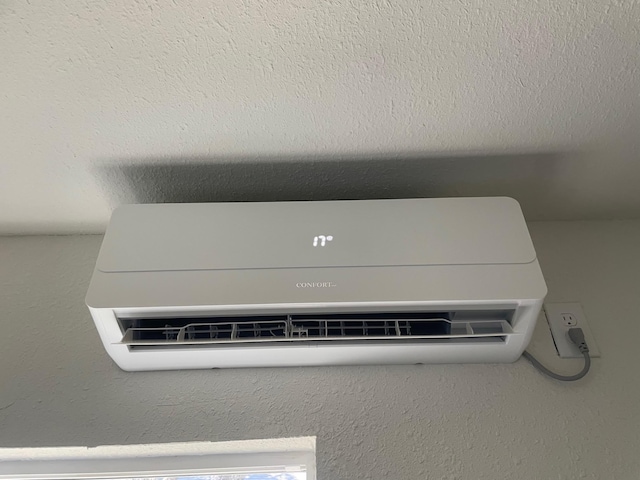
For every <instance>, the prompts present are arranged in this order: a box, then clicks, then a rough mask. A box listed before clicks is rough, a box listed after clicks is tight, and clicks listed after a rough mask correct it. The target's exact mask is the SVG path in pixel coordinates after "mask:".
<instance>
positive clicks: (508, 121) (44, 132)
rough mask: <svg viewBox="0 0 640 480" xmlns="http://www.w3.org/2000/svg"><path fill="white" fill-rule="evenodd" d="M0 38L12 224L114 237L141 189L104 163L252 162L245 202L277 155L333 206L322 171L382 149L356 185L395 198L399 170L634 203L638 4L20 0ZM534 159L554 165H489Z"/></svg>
mask: <svg viewBox="0 0 640 480" xmlns="http://www.w3.org/2000/svg"><path fill="white" fill-rule="evenodd" d="M0 44H1V45H2V49H1V51H0V152H1V153H0V155H1V156H0V233H2V232H5V233H12V232H13V233H15V232H69V231H96V232H99V231H102V229H103V228H104V224H105V222H106V219H107V218H108V214H109V212H110V209H111V207H113V206H114V205H115V204H118V203H120V202H122V201H126V200H127V199H128V198H129V194H128V192H127V185H126V184H125V183H122V182H117V181H114V176H113V175H110V174H109V172H111V173H112V172H113V171H114V170H115V171H116V172H117V171H119V169H124V170H125V171H127V172H129V171H131V170H130V169H131V168H134V169H142V171H144V172H145V181H146V185H150V186H151V187H153V185H154V183H155V182H156V181H160V182H164V181H166V179H164V178H161V177H160V176H159V175H161V173H162V171H163V170H162V169H160V171H158V170H155V169H154V168H147V169H144V168H145V167H149V166H150V165H152V164H153V163H155V162H158V161H167V159H168V161H169V162H170V164H171V165H180V164H182V163H185V162H187V163H197V164H205V165H223V166H229V165H232V166H233V165H234V164H239V167H238V168H231V169H230V170H229V169H227V170H225V172H226V173H225V174H228V173H229V172H230V171H231V172H232V173H233V175H231V176H228V175H227V176H225V177H224V179H226V180H227V183H224V184H222V186H221V188H223V189H228V190H231V191H233V192H234V198H235V199H245V198H247V197H254V196H255V195H254V194H253V190H252V185H253V184H254V180H253V179H254V178H255V176H256V167H255V165H256V164H259V163H261V162H262V163H265V162H271V161H274V160H282V159H284V161H285V163H290V164H293V166H292V167H291V169H287V168H284V169H281V170H278V171H280V172H281V173H282V175H283V176H282V177H278V178H284V179H286V180H287V181H288V183H287V184H288V185H291V184H292V183H300V184H302V185H305V186H306V188H305V190H304V192H305V195H306V196H311V197H313V198H324V197H326V192H325V190H324V189H323V188H322V187H323V185H324V184H326V183H327V182H325V181H323V178H325V177H329V178H332V176H333V175H335V174H337V173H338V172H339V171H340V170H339V169H338V170H335V169H333V170H332V169H331V168H329V169H328V170H325V169H321V171H320V177H319V178H318V177H316V176H314V174H317V173H318V170H317V168H315V169H311V171H310V172H307V171H306V168H305V166H306V164H307V162H310V161H313V160H314V159H316V158H317V156H318V155H321V156H322V159H324V160H331V159H337V158H343V159H345V161H349V160H354V156H355V160H358V159H359V160H362V159H366V158H368V157H370V156H372V155H373V156H376V157H377V158H384V159H388V160H389V163H388V164H387V165H386V166H385V167H384V168H382V169H381V170H376V171H374V172H371V171H370V170H368V167H367V165H366V164H360V166H359V167H358V168H355V169H352V170H350V172H351V173H352V175H351V176H349V177H343V178H342V181H343V182H347V183H348V184H349V185H352V188H353V190H352V191H350V192H348V194H347V195H348V196H349V197H353V196H359V195H362V194H363V193H362V192H363V191H366V192H369V191H371V192H373V193H370V194H368V195H373V196H381V195H382V196H384V194H385V186H386V183H385V181H384V178H381V177H379V176H376V175H372V174H375V173H379V172H389V171H391V172H393V175H394V178H395V179H396V180H397V181H398V183H397V185H392V190H393V191H394V192H398V193H394V194H396V195H402V194H403V193H404V194H406V192H403V191H402V189H401V186H402V184H403V181H406V182H409V183H411V184H412V185H413V187H414V188H413V190H411V194H412V195H426V196H428V195H432V194H434V193H433V192H434V191H435V192H436V194H442V193H444V194H454V195H455V194H469V193H473V192H475V191H476V190H478V189H480V190H482V191H483V192H489V193H493V194H504V193H509V185H510V184H511V181H512V180H514V181H516V182H517V183H518V184H520V185H521V188H519V189H518V190H517V192H516V194H515V195H516V196H517V197H518V199H519V200H521V202H522V203H523V205H524V207H525V211H526V212H527V213H528V214H530V217H531V218H587V217H591V218H594V217H600V218H609V217H625V216H626V217H629V216H635V217H637V216H639V215H640V190H639V189H638V188H637V185H636V183H637V178H639V177H640V162H638V159H639V157H638V151H639V147H640V145H639V140H638V138H639V137H638V135H637V132H638V131H640V97H639V95H638V94H639V92H640V80H639V78H640V72H639V71H638V67H639V65H640V55H639V54H638V52H639V51H640V4H639V3H638V2H637V1H633V0H629V1H615V2H611V1H609V0H592V1H588V2H578V1H561V2H554V1H546V0H539V1H538V0H535V1H515V0H479V1H473V2H472V1H470V0H462V1H459V2H451V1H449V0H435V1H429V2H420V1H416V0H394V1H388V0H376V1H361V0H338V1H315V0H313V1H311V0H295V1H293V0H277V1H276V0H244V1H239V2H229V1H220V0H215V1H204V0H197V1H190V2H182V1H179V0H176V1H173V2H159V1H154V0H146V1H142V0H136V1H130V0H114V1H110V2H108V3H103V2H89V1H82V0H69V1H65V2H21V1H17V0H8V1H4V2H2V5H1V6H0ZM522 153H526V154H534V155H553V156H554V158H555V159H556V161H554V162H552V163H551V164H546V163H545V165H546V167H545V168H543V169H542V170H540V169H539V168H538V167H539V165H538V164H531V163H530V162H528V161H524V162H523V161H518V158H515V159H513V161H514V163H513V167H510V168H508V169H507V170H506V171H505V170H504V168H503V166H504V162H502V161H497V162H496V161H493V155H496V154H522ZM434 155H435V156H442V155H445V156H453V157H456V158H457V157H459V156H465V158H475V159H476V160H477V162H478V164H477V165H476V166H474V168H473V170H472V172H481V173H480V179H479V180H477V181H476V182H475V183H476V184H478V183H480V185H479V186H478V185H476V186H475V187H473V188H471V187H468V185H467V184H468V183H469V173H468V172H469V171H468V170H467V169H466V168H465V166H466V165H468V162H461V163H460V162H452V163H451V164H450V165H445V167H446V177H445V178H444V179H442V178H441V177H440V176H438V174H439V173H441V171H436V172H434V171H433V168H434V167H433V165H431V163H430V162H429V161H428V159H429V158H430V157H433V156H434ZM397 156H402V157H410V158H413V159H416V158H417V159H421V160H422V163H421V165H422V168H421V169H417V170H416V169H414V168H413V167H412V168H409V169H405V167H406V165H405V164H402V163H399V164H398V165H397V167H396V166H395V164H394V163H393V159H395V158H397ZM487 156H488V158H487ZM520 160H522V159H520ZM414 166H415V165H414ZM264 168H266V169H267V170H268V167H263V169H264ZM279 168H280V167H279ZM531 169H534V170H536V171H537V172H538V173H539V174H540V175H541V176H537V177H536V178H535V179H534V181H532V182H530V183H527V182H523V181H522V177H523V175H524V174H523V173H518V172H519V171H521V170H522V171H523V172H530V171H531ZM215 171H217V170H214V171H213V172H212V173H211V175H210V176H209V177H205V178H206V179H207V185H208V192H207V198H211V199H216V198H219V197H220V195H218V189H219V185H218V177H217V176H216V175H215V173H214V172H215ZM105 172H107V173H105ZM258 172H259V174H261V173H262V172H263V170H261V169H258ZM434 173H435V175H434ZM268 178H269V179H270V178H273V177H268ZM363 182H364V183H363ZM176 183H177V184H179V185H180V186H181V187H183V188H184V187H187V186H188V182H187V179H185V177H181V176H178V178H177V179H176ZM480 187H481V188H480ZM512 189H513V188H512ZM146 193H147V194H148V195H147V197H148V198H151V199H152V200H153V201H163V200H164V199H165V196H164V192H163V191H162V190H158V189H154V188H151V189H150V190H148V191H147V192H146ZM276 193H277V192H276ZM293 193H295V192H290V191H287V192H284V194H283V195H282V196H284V197H291V196H292V194H293ZM271 196H272V197H277V195H276V194H273V195H271ZM520 197H522V198H520Z"/></svg>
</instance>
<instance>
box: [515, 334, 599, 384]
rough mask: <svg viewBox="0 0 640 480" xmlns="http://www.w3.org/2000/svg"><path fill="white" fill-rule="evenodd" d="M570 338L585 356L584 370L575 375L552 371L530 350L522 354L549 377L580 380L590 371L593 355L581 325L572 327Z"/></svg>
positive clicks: (561, 379)
mask: <svg viewBox="0 0 640 480" xmlns="http://www.w3.org/2000/svg"><path fill="white" fill-rule="evenodd" d="M567 334H568V337H569V340H570V341H571V342H572V343H573V344H574V345H575V346H576V347H577V348H578V349H579V350H580V353H581V354H582V356H583V357H584V367H582V370H581V371H580V372H578V373H576V374H575V375H560V374H558V373H556V372H552V371H551V370H549V369H548V368H547V367H545V366H544V365H542V364H541V363H540V362H539V361H538V360H537V359H536V358H535V357H534V356H533V355H531V354H530V353H529V352H526V351H525V352H524V353H523V354H522V356H523V357H525V358H526V359H527V360H529V361H530V362H531V364H532V365H533V366H534V367H535V368H536V369H537V370H538V371H539V372H541V373H543V374H545V375H547V376H548V377H551V378H554V379H556V380H560V381H562V382H573V381H575V380H580V379H581V378H582V377H584V376H585V375H586V374H587V373H589V369H590V368H591V357H590V356H589V346H588V345H587V342H586V340H585V339H584V332H583V331H582V329H581V328H580V327H571V328H569V330H568V332H567Z"/></svg>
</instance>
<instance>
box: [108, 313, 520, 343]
mask: <svg viewBox="0 0 640 480" xmlns="http://www.w3.org/2000/svg"><path fill="white" fill-rule="evenodd" d="M473 313H474V312H469V311H465V312H464V313H463V314H460V315H456V312H396V313H337V314H336V313H332V314H323V315H308V314H303V315H301V314H292V315H286V314H282V315H269V316H266V315H261V316H242V317H232V316H230V317H179V318H139V319H120V326H121V328H122V330H123V332H124V336H123V338H122V342H121V343H123V344H125V345H128V346H129V347H130V348H138V347H145V348H167V347H169V348H170V347H184V346H194V345H209V346H217V345H228V344H235V345H238V344H262V345H263V346H264V345H268V344H279V345H283V344H285V345H286V344H299V343H300V342H358V343H360V342H362V341H375V342H406V341H440V342H441V341H453V340H464V341H465V342H468V341H473V340H474V339H475V340H477V341H481V342H486V341H490V340H494V341H504V340H505V338H506V336H507V335H510V334H512V333H513V332H512V329H511V325H510V324H509V322H508V318H509V314H508V312H507V311H491V312H489V313H487V312H476V313H477V314H476V315H473Z"/></svg>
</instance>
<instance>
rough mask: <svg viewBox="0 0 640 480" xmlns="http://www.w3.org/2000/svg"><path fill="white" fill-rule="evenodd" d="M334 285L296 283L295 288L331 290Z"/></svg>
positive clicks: (327, 283) (326, 283) (329, 283)
mask: <svg viewBox="0 0 640 480" xmlns="http://www.w3.org/2000/svg"><path fill="white" fill-rule="evenodd" d="M335 286H336V284H335V283H333V282H298V283H296V288H333V287H335Z"/></svg>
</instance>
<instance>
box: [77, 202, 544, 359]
mask: <svg viewBox="0 0 640 480" xmlns="http://www.w3.org/2000/svg"><path fill="white" fill-rule="evenodd" d="M546 291H547V290H546V286H545V282H544V279H543V277H542V273H541V271H540V267H539V266H538V261H537V259H536V253H535V250H534V248H533V245H532V243H531V239H530V237H529V233H528V231H527V226H526V224H525V221H524V218H523V215H522V212H521V210H520V206H519V205H518V203H517V202H516V201H515V200H513V199H511V198H446V199H403V200H361V201H328V202H277V203H200V204H154V205H126V206H123V207H120V208H118V209H117V210H116V211H115V212H114V213H113V216H112V218H111V222H110V224H109V227H108V229H107V233H106V235H105V237H104V240H103V243H102V248H101V250H100V254H99V257H98V260H97V264H96V268H95V271H94V274H93V278H92V279H91V285H90V287H89V291H88V294H87V299H86V301H87V305H88V306H89V310H90V311H91V315H92V317H93V319H94V321H95V324H96V327H97V329H98V332H99V334H100V337H101V339H102V342H103V344H104V347H105V348H106V350H107V352H108V353H109V355H110V356H111V357H112V358H113V359H114V360H115V362H116V363H117V364H118V365H119V366H120V367H121V368H123V369H124V370H169V369H190V368H224V367H273V366H298V365H347V364H413V363H445V362H512V361H515V360H516V359H517V358H518V357H519V356H520V355H521V354H522V352H523V350H524V349H525V347H526V346H527V344H528V343H529V340H530V338H531V335H532V333H533V329H534V326H535V323H536V320H537V317H538V314H539V312H540V308H541V306H542V301H543V299H544V296H545V295H546Z"/></svg>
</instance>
